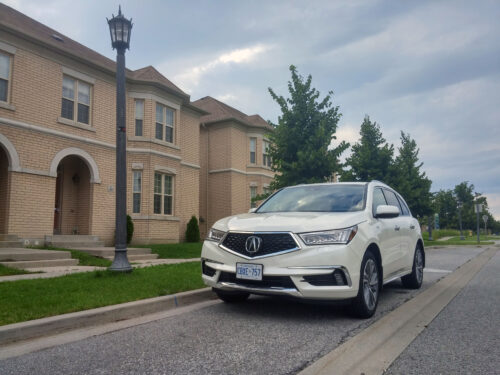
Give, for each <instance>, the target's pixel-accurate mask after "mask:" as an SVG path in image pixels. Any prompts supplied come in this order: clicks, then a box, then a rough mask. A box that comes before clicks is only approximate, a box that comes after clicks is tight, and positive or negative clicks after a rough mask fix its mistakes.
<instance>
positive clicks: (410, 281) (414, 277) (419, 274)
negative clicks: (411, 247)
mask: <svg viewBox="0 0 500 375" xmlns="http://www.w3.org/2000/svg"><path fill="white" fill-rule="evenodd" d="M423 280H424V250H422V248H421V246H419V245H417V247H416V248H415V256H414V257H413V267H412V270H411V273H410V274H409V275H406V276H403V277H402V278H401V281H402V282H403V286H404V287H405V288H408V289H419V288H420V287H421V286H422V281H423Z"/></svg>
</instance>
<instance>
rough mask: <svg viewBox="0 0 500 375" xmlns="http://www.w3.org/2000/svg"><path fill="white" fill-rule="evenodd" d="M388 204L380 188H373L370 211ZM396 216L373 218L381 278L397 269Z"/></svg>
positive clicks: (398, 242) (398, 246)
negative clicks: (380, 256)
mask: <svg viewBox="0 0 500 375" xmlns="http://www.w3.org/2000/svg"><path fill="white" fill-rule="evenodd" d="M386 204H388V203H387V201H386V199H385V196H384V194H383V192H382V189H381V188H375V189H373V198H372V212H373V217H374V218H375V212H376V210H377V207H378V206H380V205H386ZM395 219H397V218H375V229H376V232H377V236H378V241H379V247H380V253H381V255H382V267H383V269H384V275H383V278H384V279H387V278H388V277H390V276H391V275H393V274H394V273H396V272H397V271H398V267H399V264H398V257H399V252H400V247H401V245H400V239H399V232H398V231H395V230H394V227H395V226H396V221H395Z"/></svg>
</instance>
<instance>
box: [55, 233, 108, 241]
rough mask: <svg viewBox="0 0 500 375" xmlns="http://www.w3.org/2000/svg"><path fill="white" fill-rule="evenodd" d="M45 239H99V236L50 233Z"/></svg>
mask: <svg viewBox="0 0 500 375" xmlns="http://www.w3.org/2000/svg"><path fill="white" fill-rule="evenodd" d="M45 241H83V242H87V241H99V237H98V236H94V235H91V234H48V235H45Z"/></svg>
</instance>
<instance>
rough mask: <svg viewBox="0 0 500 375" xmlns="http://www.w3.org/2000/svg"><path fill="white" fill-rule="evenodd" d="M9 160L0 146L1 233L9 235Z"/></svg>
mask: <svg viewBox="0 0 500 375" xmlns="http://www.w3.org/2000/svg"><path fill="white" fill-rule="evenodd" d="M8 167H9V160H8V159H7V154H6V152H5V151H4V150H3V148H2V147H1V146H0V233H7V215H8V203H9V172H8Z"/></svg>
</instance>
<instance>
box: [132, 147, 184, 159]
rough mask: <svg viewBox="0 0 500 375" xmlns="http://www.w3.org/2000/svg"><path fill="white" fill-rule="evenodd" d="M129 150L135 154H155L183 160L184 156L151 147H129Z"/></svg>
mask: <svg viewBox="0 0 500 375" xmlns="http://www.w3.org/2000/svg"><path fill="white" fill-rule="evenodd" d="M127 152H131V153H134V154H153V155H158V156H164V157H166V158H170V159H174V160H181V159H182V158H181V157H180V156H177V155H173V154H167V153H166V152H161V151H156V150H152V149H149V148H127Z"/></svg>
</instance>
